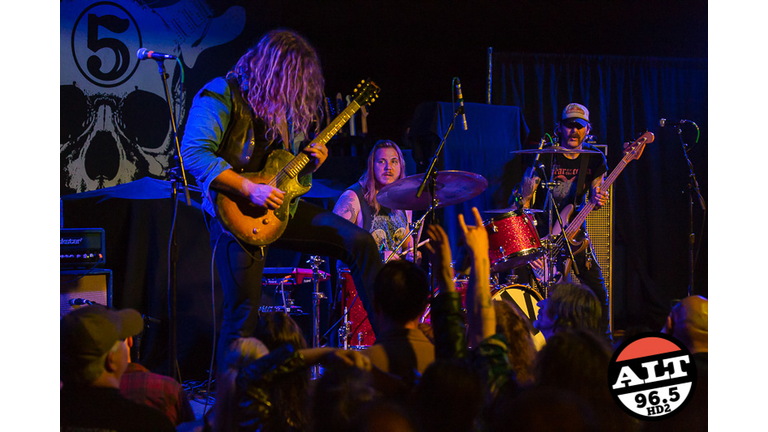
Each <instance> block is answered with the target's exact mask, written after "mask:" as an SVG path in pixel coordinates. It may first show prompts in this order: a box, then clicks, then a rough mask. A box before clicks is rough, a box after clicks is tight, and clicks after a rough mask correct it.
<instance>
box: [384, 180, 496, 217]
mask: <svg viewBox="0 0 768 432" xmlns="http://www.w3.org/2000/svg"><path fill="white" fill-rule="evenodd" d="M422 180H424V174H423V173H422V174H414V175H412V176H408V177H405V178H402V179H400V180H397V181H396V182H394V183H390V184H388V185H386V186H384V187H383V188H381V190H380V191H379V193H378V194H377V195H376V200H377V201H378V202H379V204H381V205H383V206H384V207H388V208H391V209H394V210H426V209H428V208H429V207H430V205H431V203H432V198H431V197H430V195H429V185H427V187H426V188H424V191H423V192H422V194H421V196H420V197H419V198H416V192H418V191H419V186H421V182H422ZM487 187H488V180H486V179H485V177H483V176H481V175H480V174H475V173H471V172H466V171H450V170H447V171H439V172H438V173H437V181H436V182H435V195H436V198H437V201H438V205H437V207H438V208H443V207H448V206H452V205H454V204H458V203H461V202H464V201H466V200H469V199H472V198H474V197H476V196H478V195H480V193H481V192H483V191H484V190H485V188H487Z"/></svg>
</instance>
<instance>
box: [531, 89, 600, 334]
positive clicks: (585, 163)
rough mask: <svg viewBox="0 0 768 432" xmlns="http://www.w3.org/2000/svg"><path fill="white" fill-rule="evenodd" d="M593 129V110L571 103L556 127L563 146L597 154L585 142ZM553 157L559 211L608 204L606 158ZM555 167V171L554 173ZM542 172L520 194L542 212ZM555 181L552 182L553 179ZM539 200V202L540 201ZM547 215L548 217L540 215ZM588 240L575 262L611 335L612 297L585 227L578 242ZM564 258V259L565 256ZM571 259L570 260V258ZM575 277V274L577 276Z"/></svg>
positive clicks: (534, 172) (560, 266) (547, 164)
mask: <svg viewBox="0 0 768 432" xmlns="http://www.w3.org/2000/svg"><path fill="white" fill-rule="evenodd" d="M590 129H591V125H590V123H589V110H588V109H587V107H585V106H583V105H581V104H578V103H571V104H569V105H568V106H566V107H565V109H564V110H563V113H562V116H561V118H560V122H559V123H558V124H557V125H556V128H555V132H556V133H557V135H558V137H559V139H560V144H561V146H562V147H565V148H568V149H575V150H582V149H583V150H596V149H595V148H594V147H592V146H591V145H589V144H587V143H585V142H584V139H585V138H586V136H587V135H588V134H589V132H590ZM552 156H553V157H552V158H550V157H542V158H541V162H542V163H543V167H544V168H543V169H544V173H545V175H546V178H548V179H549V180H550V181H552V182H555V183H557V185H556V186H555V187H554V189H552V197H553V199H554V200H555V203H556V204H557V208H558V210H559V211H561V212H563V210H564V209H565V208H566V206H568V205H569V204H571V205H572V206H573V208H575V209H576V210H578V206H579V204H580V203H582V202H584V199H585V197H586V196H588V197H589V199H590V200H592V202H593V203H594V204H595V208H600V207H601V206H602V205H604V204H605V203H606V202H607V200H608V194H607V192H604V191H602V190H601V186H602V182H603V178H604V176H605V174H606V172H607V163H606V159H605V156H604V155H603V154H602V152H600V153H599V154H597V153H566V154H554V155H552ZM553 165H554V170H553ZM540 172H541V171H540V168H537V167H535V166H534V167H530V168H528V169H527V170H526V172H525V174H524V176H523V180H522V182H521V184H520V191H521V195H522V199H521V202H522V205H523V207H524V208H531V206H533V205H535V206H537V207H539V208H542V206H545V207H543V208H546V203H544V201H545V200H546V198H545V197H546V195H545V194H539V196H537V194H536V189H537V188H538V186H539V184H540V183H541V174H540ZM550 177H551V178H550ZM537 198H538V199H537ZM576 213H577V211H573V212H571V214H570V216H574V215H575V214H576ZM540 214H542V215H545V214H546V213H540ZM561 216H562V217H563V223H565V224H566V225H567V224H568V221H567V220H566V219H565V218H566V216H565V215H562V214H561ZM553 220H554V222H553V223H554V224H555V225H557V218H556V216H553ZM547 225H548V217H546V216H545V217H544V218H540V220H539V224H538V226H539V230H540V231H545V229H544V227H547ZM555 232H556V233H558V232H560V229H559V226H556V227H555ZM539 234H541V235H543V236H546V235H549V234H550V232H540V233H539ZM581 239H585V242H584V243H583V244H584V247H578V246H574V247H573V252H574V259H575V262H574V263H572V264H573V265H574V266H575V267H576V269H577V270H578V278H579V279H580V280H581V282H582V283H583V284H584V285H586V286H587V287H589V288H590V289H591V290H592V292H594V293H595V295H596V296H597V298H598V300H600V303H601V305H602V322H601V327H602V330H603V331H605V332H607V331H608V294H607V290H606V288H605V279H604V278H603V273H602V269H601V268H600V264H599V263H598V261H597V259H596V258H595V256H594V253H593V250H592V247H591V245H590V244H589V240H588V235H587V232H586V223H585V224H584V225H583V226H582V229H581V230H580V233H579V234H578V235H577V236H576V239H575V240H576V241H578V240H581ZM562 254H564V255H565V256H568V250H567V248H565V250H563V251H562ZM561 256H562V255H561ZM568 258H570V257H569V256H568ZM557 261H558V262H557V270H558V271H559V272H560V274H565V273H564V272H565V271H566V269H565V268H564V267H565V264H566V261H570V259H567V260H566V259H562V258H561V259H558V260H557ZM531 265H532V266H533V267H534V268H537V269H541V268H542V267H543V260H542V259H540V260H538V261H535V262H533V263H532V264H531ZM574 274H575V273H574Z"/></svg>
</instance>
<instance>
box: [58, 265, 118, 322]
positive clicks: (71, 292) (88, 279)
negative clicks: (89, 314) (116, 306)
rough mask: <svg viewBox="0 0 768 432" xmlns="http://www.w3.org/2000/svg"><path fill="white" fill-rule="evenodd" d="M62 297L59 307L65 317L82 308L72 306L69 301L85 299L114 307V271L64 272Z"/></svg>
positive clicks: (61, 277) (62, 272)
mask: <svg viewBox="0 0 768 432" xmlns="http://www.w3.org/2000/svg"><path fill="white" fill-rule="evenodd" d="M59 279H60V295H59V305H60V307H61V311H60V313H61V315H60V316H64V315H66V314H68V313H70V312H72V311H73V310H75V308H79V307H82V306H71V305H70V304H69V301H70V300H72V299H77V298H81V299H85V300H90V301H92V302H94V303H98V304H101V305H104V306H107V307H112V271H111V270H106V269H96V270H92V271H91V272H87V271H65V270H62V271H61V272H60V275H59Z"/></svg>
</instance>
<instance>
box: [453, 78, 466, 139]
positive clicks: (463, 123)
mask: <svg viewBox="0 0 768 432" xmlns="http://www.w3.org/2000/svg"><path fill="white" fill-rule="evenodd" d="M455 80H456V95H457V96H458V97H459V105H461V129H462V130H467V114H466V113H465V112H464V96H463V95H462V94H461V81H459V79H458V78H455Z"/></svg>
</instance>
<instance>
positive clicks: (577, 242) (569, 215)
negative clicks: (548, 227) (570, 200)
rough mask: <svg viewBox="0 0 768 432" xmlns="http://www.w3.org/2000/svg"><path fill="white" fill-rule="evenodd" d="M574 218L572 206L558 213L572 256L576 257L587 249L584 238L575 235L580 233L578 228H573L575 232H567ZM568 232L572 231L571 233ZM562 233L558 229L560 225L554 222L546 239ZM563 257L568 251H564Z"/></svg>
mask: <svg viewBox="0 0 768 432" xmlns="http://www.w3.org/2000/svg"><path fill="white" fill-rule="evenodd" d="M573 216H574V207H573V204H568V205H567V206H565V207H564V208H563V209H562V210H561V211H560V220H562V221H564V222H565V224H566V225H565V228H566V229H565V235H566V236H567V237H568V242H569V243H570V244H571V249H572V250H573V254H574V255H576V254H577V253H579V252H582V251H584V249H586V248H587V241H586V238H577V237H578V236H577V235H576V234H577V233H579V232H581V230H580V229H578V227H574V229H575V230H569V229H568V227H569V226H570V222H571V221H572V220H573ZM569 231H573V232H572V233H571V232H569ZM562 232H563V230H562V229H561V228H560V223H558V222H557V221H555V225H554V226H553V227H552V235H551V236H547V237H546V238H547V239H549V238H550V237H554V236H557V235H560V234H561V233H562ZM564 252H565V255H568V251H567V250H565V251H564Z"/></svg>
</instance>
